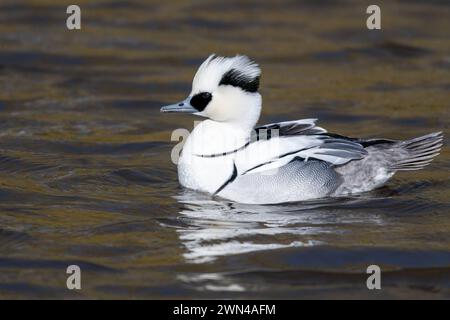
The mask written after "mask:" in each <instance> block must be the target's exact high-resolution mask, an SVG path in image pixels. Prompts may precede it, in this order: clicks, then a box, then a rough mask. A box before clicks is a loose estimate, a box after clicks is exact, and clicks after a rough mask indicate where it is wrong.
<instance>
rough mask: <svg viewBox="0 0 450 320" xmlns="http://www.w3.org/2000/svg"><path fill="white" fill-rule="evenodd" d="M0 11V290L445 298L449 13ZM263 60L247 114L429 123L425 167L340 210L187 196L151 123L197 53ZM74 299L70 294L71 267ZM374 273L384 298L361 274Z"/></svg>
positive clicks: (95, 6)
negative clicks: (77, 273)
mask: <svg viewBox="0 0 450 320" xmlns="http://www.w3.org/2000/svg"><path fill="white" fill-rule="evenodd" d="M68 4H71V3H65V1H48V0H44V1H8V0H3V1H1V4H0V44H1V51H0V88H1V89H0V298H14V299H16V298H68V299H70V298H89V299H91V298H114V299H116V298H232V297H235V298H236V297H239V298H287V299H297V298H374V299H377V298H449V297H450V210H449V209H450V201H449V198H450V180H449V169H450V161H449V160H450V151H449V149H448V145H449V143H448V141H449V139H448V137H449V135H450V128H449V114H450V112H449V111H450V6H449V5H448V2H446V1H427V2H424V3H423V4H421V2H419V1H389V3H383V5H382V8H381V9H382V30H381V31H369V30H367V28H366V26H365V24H366V17H367V15H366V14H365V11H366V8H367V6H368V5H369V4H370V3H369V2H365V1H332V0H328V1H321V2H320V5H319V4H318V2H316V1H281V2H277V3H274V2H271V1H245V2H237V1H226V2H219V1H195V2H193V3H191V2H189V1H166V2H156V1H155V2H151V1H95V2H92V1H81V0H80V1H77V4H79V5H80V7H81V10H82V29H81V30H80V31H69V30H67V29H66V26H65V19H66V17H67V15H66V13H65V11H66V7H67V5H68ZM212 52H215V53H218V54H222V55H234V54H236V53H244V54H248V55H249V56H251V57H252V58H254V59H255V60H256V61H257V62H258V63H260V64H261V66H262V69H263V75H262V81H261V93H262V95H263V108H264V109H263V115H262V119H261V121H260V123H269V122H275V121H281V120H293V119H300V118H311V117H317V118H319V125H321V126H323V127H325V128H327V129H328V130H329V131H331V132H337V133H341V134H345V135H349V136H361V137H384V138H395V139H406V138H411V137H414V136H419V135H422V134H426V133H429V132H433V131H438V130H443V131H444V134H445V136H446V137H447V138H446V140H445V145H444V148H443V151H442V153H441V155H439V156H438V157H437V158H436V160H435V161H434V162H433V163H432V164H431V165H430V166H429V167H427V168H426V169H425V170H422V171H417V172H407V173H401V174H398V175H396V176H395V177H394V179H393V180H392V181H391V182H390V183H389V184H388V185H387V186H386V187H384V188H382V189H380V190H377V191H374V192H370V193H367V194H364V195H359V196H355V197H349V198H344V199H338V200H333V199H323V200H319V201H311V202H306V203H296V204H288V205H272V206H251V205H242V204H237V203H232V202H229V201H221V200H220V199H212V198H210V197H208V196H206V195H203V194H198V193H196V192H193V191H188V190H183V189H182V188H181V187H180V186H179V184H178V182H177V175H176V167H175V166H174V165H173V164H172V162H171V161H170V152H171V149H172V147H173V146H174V145H175V144H176V142H172V141H170V136H171V132H172V130H174V129H177V128H186V129H188V130H191V129H192V127H193V121H194V120H198V119H197V118H195V117H193V116H189V115H182V116H181V115H172V114H169V115H168V114H160V112H159V108H160V106H161V105H164V104H168V103H171V102H176V101H179V100H181V99H182V98H184V97H185V96H186V95H187V94H188V93H189V92H190V85H191V81H192V77H193V74H194V72H195V71H196V68H197V67H198V65H199V64H200V63H201V62H202V61H203V59H205V58H206V57H207V56H208V55H209V54H210V53H212ZM71 264H77V265H79V266H80V267H81V270H82V290H80V291H76V290H75V291H70V290H68V289H67V288H66V278H67V276H68V275H67V274H66V268H67V266H68V265H71ZM370 264H377V265H379V266H380V267H381V269H382V290H380V291H376V290H375V291H369V290H367V288H366V278H367V276H368V275H367V274H366V268H367V266H368V265H370Z"/></svg>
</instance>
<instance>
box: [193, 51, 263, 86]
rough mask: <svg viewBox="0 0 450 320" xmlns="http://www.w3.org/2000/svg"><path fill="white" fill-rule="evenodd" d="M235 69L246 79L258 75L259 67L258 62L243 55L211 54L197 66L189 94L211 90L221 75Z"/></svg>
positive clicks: (218, 81) (217, 83)
mask: <svg viewBox="0 0 450 320" xmlns="http://www.w3.org/2000/svg"><path fill="white" fill-rule="evenodd" d="M232 69H234V70H236V71H237V72H239V73H240V74H242V75H243V76H245V77H246V78H248V79H254V78H256V77H259V76H260V74H261V69H260V68H259V66H258V64H256V63H255V62H254V61H252V60H251V59H250V58H249V57H247V56H244V55H236V56H235V57H220V56H217V55H215V54H211V55H210V56H209V57H208V58H207V59H206V60H205V61H204V62H203V63H202V64H201V66H200V67H199V68H198V70H197V73H196V74H195V76H194V80H193V81H192V92H191V95H193V94H196V93H199V92H212V91H214V89H216V88H217V86H218V85H219V83H220V81H221V79H222V77H223V75H224V74H225V73H226V72H228V71H230V70H232Z"/></svg>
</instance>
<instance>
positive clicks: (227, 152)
mask: <svg viewBox="0 0 450 320" xmlns="http://www.w3.org/2000/svg"><path fill="white" fill-rule="evenodd" d="M249 145H250V142H247V143H246V144H244V145H243V146H242V147H240V148H237V149H234V150H232V151H226V152H222V153H214V154H196V155H195V156H197V157H202V158H215V157H223V156H227V155H229V154H233V153H236V152H238V151H241V150H244V149H245V148H247V147H248V146H249Z"/></svg>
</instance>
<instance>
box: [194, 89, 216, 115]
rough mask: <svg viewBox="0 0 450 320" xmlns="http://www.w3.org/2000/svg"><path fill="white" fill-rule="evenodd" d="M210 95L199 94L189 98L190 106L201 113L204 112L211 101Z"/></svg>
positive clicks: (206, 93)
mask: <svg viewBox="0 0 450 320" xmlns="http://www.w3.org/2000/svg"><path fill="white" fill-rule="evenodd" d="M211 99H212V95H211V93H209V92H200V93H197V94H196V95H195V96H193V97H192V98H191V101H190V103H191V106H193V107H194V108H195V109H197V110H198V111H200V112H202V111H203V110H205V108H206V106H207V105H208V103H209V102H210V101H211Z"/></svg>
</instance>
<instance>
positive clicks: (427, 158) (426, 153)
mask: <svg viewBox="0 0 450 320" xmlns="http://www.w3.org/2000/svg"><path fill="white" fill-rule="evenodd" d="M443 139H444V136H443V134H442V131H440V132H433V133H430V134H427V135H424V136H421V137H417V138H414V139H411V140H406V141H401V142H399V143H398V144H397V145H396V147H397V148H398V149H399V152H398V154H397V157H396V159H395V161H393V162H392V163H391V165H390V167H389V169H391V170H393V171H409V170H420V169H422V168H424V167H425V166H427V165H428V164H430V162H431V161H433V159H434V157H436V156H437V155H438V154H439V152H440V151H441V147H442V144H443Z"/></svg>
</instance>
